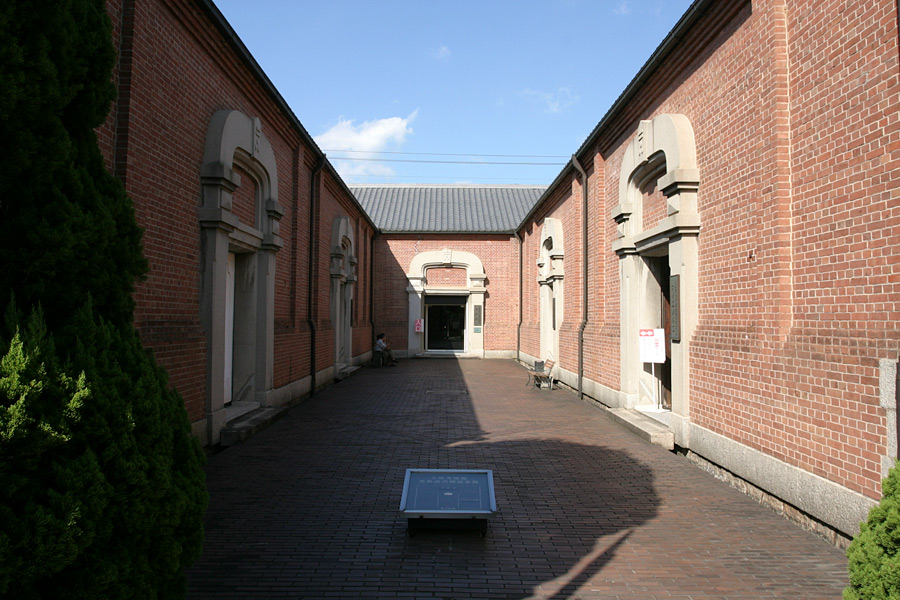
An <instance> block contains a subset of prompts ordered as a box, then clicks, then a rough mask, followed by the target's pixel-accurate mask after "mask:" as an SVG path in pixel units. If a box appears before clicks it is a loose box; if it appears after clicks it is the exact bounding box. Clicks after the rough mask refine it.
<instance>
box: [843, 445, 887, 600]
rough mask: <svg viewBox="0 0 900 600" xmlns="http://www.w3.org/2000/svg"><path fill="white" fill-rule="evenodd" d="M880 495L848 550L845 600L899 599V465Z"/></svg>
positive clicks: (885, 483) (884, 484)
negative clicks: (847, 580) (879, 499)
mask: <svg viewBox="0 0 900 600" xmlns="http://www.w3.org/2000/svg"><path fill="white" fill-rule="evenodd" d="M882 491H883V497H882V499H881V502H880V503H879V504H878V505H877V506H874V507H872V510H870V511H869V517H868V519H867V520H866V522H865V523H862V525H861V526H860V531H859V534H858V535H857V536H856V537H855V538H854V539H853V543H851V544H850V547H849V548H848V549H847V558H848V570H849V572H850V585H849V586H848V587H847V588H845V589H844V600H887V599H896V598H900V463H895V464H894V467H893V468H892V469H891V470H890V472H889V473H888V476H887V478H885V480H884V482H883V483H882Z"/></svg>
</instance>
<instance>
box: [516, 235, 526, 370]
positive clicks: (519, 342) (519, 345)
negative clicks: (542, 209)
mask: <svg viewBox="0 0 900 600" xmlns="http://www.w3.org/2000/svg"><path fill="white" fill-rule="evenodd" d="M516 239H517V240H518V241H519V323H518V325H516V362H522V318H523V315H524V313H523V308H522V302H523V299H524V295H525V294H524V286H523V285H522V284H523V278H524V273H523V270H524V269H523V267H524V265H525V263H524V257H523V252H524V249H523V245H524V243H525V242H524V240H523V239H522V236H521V235H519V234H518V233H516Z"/></svg>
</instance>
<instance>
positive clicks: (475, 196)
mask: <svg viewBox="0 0 900 600" xmlns="http://www.w3.org/2000/svg"><path fill="white" fill-rule="evenodd" d="M347 187H348V188H350V191H351V192H353V193H354V194H355V195H356V199H357V200H358V201H359V203H360V205H361V206H362V207H363V210H365V211H366V213H367V214H368V215H369V217H370V218H371V219H372V221H373V222H374V223H375V226H376V227H377V228H378V229H380V230H381V231H383V232H387V233H413V232H415V233H419V232H422V233H424V232H428V233H432V232H439V233H510V232H514V231H515V230H516V229H517V228H518V226H519V225H520V224H521V222H522V219H524V218H525V215H527V214H528V212H529V211H530V210H531V208H532V207H533V206H534V205H535V203H536V202H537V201H538V199H539V198H540V197H541V195H542V194H543V193H544V191H545V190H546V189H547V186H530V185H465V184H454V185H425V184H416V185H402V184H381V185H348V186H347Z"/></svg>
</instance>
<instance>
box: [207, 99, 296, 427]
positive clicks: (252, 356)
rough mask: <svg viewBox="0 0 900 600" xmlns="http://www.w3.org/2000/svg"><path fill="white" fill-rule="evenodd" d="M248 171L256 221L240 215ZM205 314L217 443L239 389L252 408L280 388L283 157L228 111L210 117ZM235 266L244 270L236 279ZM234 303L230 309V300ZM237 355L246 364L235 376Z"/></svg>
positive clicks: (257, 128)
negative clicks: (277, 341) (240, 191)
mask: <svg viewBox="0 0 900 600" xmlns="http://www.w3.org/2000/svg"><path fill="white" fill-rule="evenodd" d="M237 166H239V167H240V169H241V170H243V171H244V172H245V173H247V174H249V175H250V176H251V177H253V179H254V182H255V184H256V197H255V207H254V210H255V220H254V222H253V223H245V222H243V221H242V220H241V219H240V218H239V217H238V216H237V215H236V214H235V213H234V212H232V198H233V194H234V192H235V190H236V189H237V188H238V187H240V185H241V176H240V175H238V173H237V172H236V168H235V167H237ZM200 181H201V189H202V201H201V206H200V210H199V215H198V217H199V224H200V230H201V275H200V313H201V322H202V324H203V328H204V331H205V334H206V342H207V373H206V435H207V443H209V444H216V443H218V441H219V437H220V432H221V429H222V427H223V426H224V424H225V422H226V420H227V417H226V415H227V412H226V405H227V404H228V403H229V402H230V401H231V399H232V397H233V394H234V392H233V390H232V389H231V388H232V387H233V384H235V385H237V386H239V388H240V399H241V400H243V401H246V402H247V403H248V404H256V405H257V406H258V405H267V404H268V398H269V395H270V394H269V393H270V392H271V390H272V386H273V372H274V371H273V362H274V334H275V332H274V328H275V318H274V313H275V253H277V252H278V251H279V250H280V249H281V247H282V245H283V242H282V240H281V237H280V236H279V221H280V219H281V217H282V216H283V215H284V210H283V208H282V207H281V205H279V203H278V170H277V167H276V164H275V153H274V152H273V150H272V147H271V145H270V144H269V141H268V140H267V139H266V136H265V134H264V133H263V132H262V124H261V122H260V120H259V119H258V118H251V117H248V116H246V115H244V114H243V113H241V112H240V111H236V110H222V111H219V112H217V113H215V114H214V115H213V117H212V118H211V119H210V122H209V126H208V128H207V135H206V147H205V151H204V157H203V164H202V167H201V171H200ZM229 264H231V265H236V266H235V272H232V273H231V274H229ZM229 297H231V298H232V299H233V304H232V306H231V307H230V308H229V306H228V300H227V299H228V298H229ZM229 352H233V353H234V354H233V355H234V356H235V357H237V358H238V360H235V361H234V363H235V364H239V365H240V366H239V369H240V370H239V371H238V372H236V371H231V368H230V367H229V364H230V363H231V360H230V358H229V356H228V355H229Z"/></svg>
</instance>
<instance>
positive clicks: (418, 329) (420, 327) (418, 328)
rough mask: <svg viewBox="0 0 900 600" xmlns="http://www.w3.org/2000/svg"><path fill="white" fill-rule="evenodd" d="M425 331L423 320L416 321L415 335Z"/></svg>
mask: <svg viewBox="0 0 900 600" xmlns="http://www.w3.org/2000/svg"><path fill="white" fill-rule="evenodd" d="M423 331H425V319H416V333H422V332H423Z"/></svg>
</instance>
